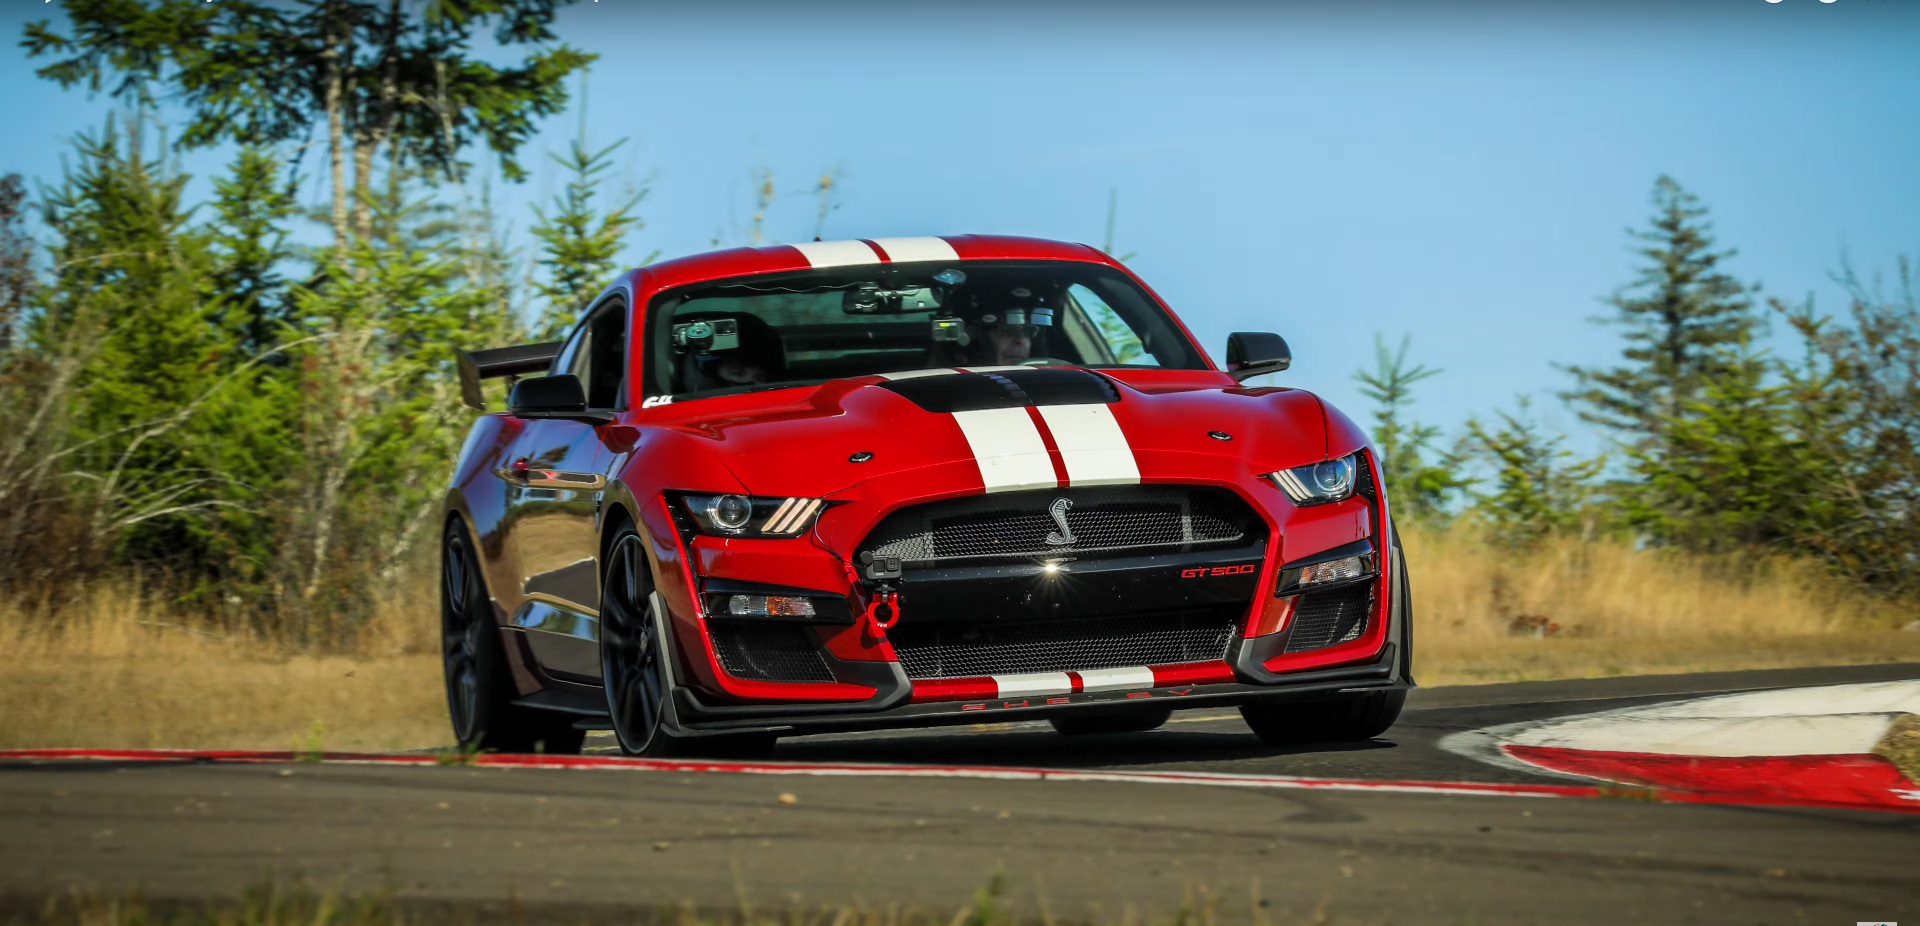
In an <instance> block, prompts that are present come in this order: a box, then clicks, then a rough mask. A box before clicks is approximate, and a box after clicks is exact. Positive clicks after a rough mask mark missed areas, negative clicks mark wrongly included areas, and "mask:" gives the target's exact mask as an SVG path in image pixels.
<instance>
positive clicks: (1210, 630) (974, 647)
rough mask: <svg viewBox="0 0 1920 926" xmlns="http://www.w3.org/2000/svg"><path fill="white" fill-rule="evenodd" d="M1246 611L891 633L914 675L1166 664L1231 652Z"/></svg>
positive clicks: (911, 629) (943, 626)
mask: <svg viewBox="0 0 1920 926" xmlns="http://www.w3.org/2000/svg"><path fill="white" fill-rule="evenodd" d="M1238 614H1239V612H1238V609H1220V610H1215V611H1212V612H1198V613H1182V614H1148V615H1135V616H1129V617H1116V618H1083V619H1074V620H1063V621H1037V622H1033V623H1009V624H1001V625H993V624H987V625H982V624H932V625H928V626H924V627H915V626H912V625H911V624H910V623H907V622H902V623H901V625H900V626H898V627H896V628H894V629H893V630H892V631H890V632H889V633H888V637H889V638H890V639H891V640H892V641H893V650H894V652H895V653H897V654H899V656H900V664H901V666H902V667H903V668H904V669H905V670H906V673H907V677H908V678H912V679H930V678H978V677H980V676H984V675H1010V674H1014V673H1019V672H1066V671H1072V670H1091V669H1117V668H1122V667H1126V666H1166V665H1178V664H1180V663H1183V662H1205V661H1208V660H1213V659H1223V658H1225V657H1226V652H1227V644H1228V643H1229V642H1230V641H1231V640H1232V639H1233V636H1234V634H1235V632H1236V631H1237V630H1238V628H1237V627H1236V626H1235V625H1236V622H1237V618H1238Z"/></svg>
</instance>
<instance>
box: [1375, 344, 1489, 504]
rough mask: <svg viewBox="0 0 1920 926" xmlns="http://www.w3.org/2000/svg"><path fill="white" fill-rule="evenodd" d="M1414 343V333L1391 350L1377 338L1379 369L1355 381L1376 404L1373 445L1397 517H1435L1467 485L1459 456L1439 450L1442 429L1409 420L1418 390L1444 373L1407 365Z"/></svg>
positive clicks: (1377, 362) (1376, 355) (1376, 361)
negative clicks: (1436, 446)
mask: <svg viewBox="0 0 1920 926" xmlns="http://www.w3.org/2000/svg"><path fill="white" fill-rule="evenodd" d="M1412 344H1413V338H1412V336H1411V335H1409V336H1407V337H1404V338H1401V339H1400V349H1399V350H1398V351H1389V350H1387V344H1386V341H1385V340H1384V339H1382V338H1381V337H1380V336H1379V335H1375V336H1374V339H1373V350H1374V369H1373V370H1372V371H1367V370H1361V371H1358V372H1356V373H1354V374H1353V378H1354V381H1355V382H1357V383H1359V384H1360V394H1361V395H1364V396H1366V397H1367V398H1369V399H1372V400H1373V402H1374V405H1375V409H1374V428H1373V443H1374V446H1375V447H1377V448H1379V450H1380V458H1381V459H1380V463H1381V466H1382V468H1383V469H1384V470H1385V471H1386V477H1387V492H1388V495H1389V496H1390V497H1391V498H1392V499H1393V505H1394V511H1395V513H1396V514H1397V515H1405V516H1407V517H1408V518H1434V517H1439V516H1441V515H1443V514H1445V512H1446V506H1447V503H1448V502H1449V501H1450V500H1451V499H1452V498H1453V496H1454V495H1456V494H1457V493H1458V492H1459V491H1460V490H1462V489H1464V488H1466V486H1467V484H1468V483H1467V480H1466V479H1465V478H1464V477H1462V476H1461V475H1460V460H1459V459H1458V457H1457V456H1456V455H1455V454H1452V453H1448V452H1445V451H1441V450H1437V449H1435V447H1434V442H1435V441H1436V440H1438V438H1439V436H1440V429H1439V428H1436V427H1433V426H1432V425H1423V424H1419V423H1417V422H1414V421H1411V420H1409V419H1408V416H1409V413H1410V412H1411V411H1412V405H1413V386H1414V385H1415V384H1416V383H1419V382H1421V381H1423V380H1426V379H1429V378H1431V377H1434V376H1438V375H1439V374H1440V371H1439V370H1435V369H1430V368H1428V367H1425V366H1413V367H1409V366H1408V365H1407V351H1408V350H1409V349H1410V348H1411V347H1412ZM1430 460H1431V462H1429V461H1430Z"/></svg>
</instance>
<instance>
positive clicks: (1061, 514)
mask: <svg viewBox="0 0 1920 926" xmlns="http://www.w3.org/2000/svg"><path fill="white" fill-rule="evenodd" d="M1072 507H1073V499H1070V498H1056V499H1054V500H1053V504H1052V505H1049V506H1048V507H1047V513H1048V514H1050V515H1053V523H1055V524H1058V525H1060V529H1059V530H1057V531H1051V532H1049V533H1048V534H1047V543H1048V544H1050V545H1052V546H1056V547H1064V546H1066V545H1067V544H1070V543H1072V542H1073V528H1071V527H1068V526H1067V509H1069V508H1072Z"/></svg>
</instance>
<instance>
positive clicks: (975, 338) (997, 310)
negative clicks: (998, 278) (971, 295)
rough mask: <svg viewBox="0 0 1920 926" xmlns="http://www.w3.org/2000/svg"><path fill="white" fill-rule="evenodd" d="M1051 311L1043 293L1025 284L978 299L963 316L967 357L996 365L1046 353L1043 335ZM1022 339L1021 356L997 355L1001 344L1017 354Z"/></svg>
mask: <svg viewBox="0 0 1920 926" xmlns="http://www.w3.org/2000/svg"><path fill="white" fill-rule="evenodd" d="M1055 315H1056V313H1055V311H1054V309H1053V307H1052V306H1050V305H1048V304H1047V300H1046V298H1045V296H1043V295H1042V294H1041V293H1040V292H1038V291H1037V290H1035V289H1032V288H1030V287H1026V286H1014V287H1011V288H1009V289H1006V290H1004V291H1001V292H999V293H995V294H993V295H992V296H990V297H987V298H983V299H981V300H980V301H979V303H978V304H977V305H976V306H975V313H974V314H973V316H972V317H971V318H969V319H968V320H967V328H968V350H967V353H968V359H969V360H971V361H972V362H973V363H976V364H983V365H984V364H996V365H997V364H1002V363H1023V362H1025V361H1026V360H1028V359H1030V358H1035V357H1045V356H1047V352H1046V350H1045V345H1046V337H1047V332H1048V331H1049V330H1051V329H1052V328H1053V320H1054V318H1055ZM1023 343H1024V345H1025V355H1024V356H1013V357H1003V356H1001V355H1000V352H1001V350H1002V348H1003V347H1004V348H1005V349H1007V350H1010V351H1014V352H1015V353H1016V354H1017V353H1018V347H1019V345H1021V344H1023Z"/></svg>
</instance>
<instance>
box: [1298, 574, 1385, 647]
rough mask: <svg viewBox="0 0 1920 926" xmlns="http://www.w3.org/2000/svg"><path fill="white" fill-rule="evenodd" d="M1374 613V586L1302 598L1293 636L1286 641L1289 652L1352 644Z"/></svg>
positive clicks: (1338, 590) (1363, 585)
mask: <svg viewBox="0 0 1920 926" xmlns="http://www.w3.org/2000/svg"><path fill="white" fill-rule="evenodd" d="M1372 610H1373V583H1372V582H1361V583H1359V584H1356V585H1349V586H1347V587H1346V588H1337V589H1334V590H1333V591H1330V592H1316V593H1314V594H1310V595H1306V596H1303V597H1302V598H1301V599H1300V604H1299V605H1298V606H1297V610H1295V611H1294V613H1293V633H1292V635H1290V636H1288V637H1287V652H1289V653H1300V652H1305V651H1307V650H1315V649H1324V648H1326V647H1329V646H1333V645H1335V644H1337V643H1352V642H1353V641H1355V640H1358V639H1360V633H1361V631H1363V630H1365V629H1367V614H1368V613H1369V612H1371V611H1372Z"/></svg>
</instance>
